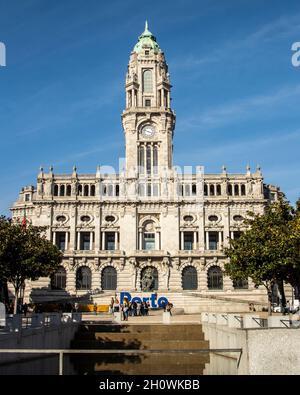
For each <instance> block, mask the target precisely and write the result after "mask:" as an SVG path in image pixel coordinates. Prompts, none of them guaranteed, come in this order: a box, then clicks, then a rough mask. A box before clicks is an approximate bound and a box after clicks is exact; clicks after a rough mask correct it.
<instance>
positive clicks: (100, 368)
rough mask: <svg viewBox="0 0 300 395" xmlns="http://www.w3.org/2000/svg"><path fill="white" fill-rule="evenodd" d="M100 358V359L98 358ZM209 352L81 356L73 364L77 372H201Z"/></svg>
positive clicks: (207, 360) (207, 359)
mask: <svg viewBox="0 0 300 395" xmlns="http://www.w3.org/2000/svg"><path fill="white" fill-rule="evenodd" d="M99 358H101V359H99ZM208 362H209V354H206V353H205V354H197V355H195V354H194V355H187V356H185V355H182V354H180V357H178V358H177V357H175V358H174V354H169V355H167V354H166V355H164V354H159V355H149V356H148V355H147V356H145V357H144V356H138V357H112V356H111V355H108V356H102V357H100V356H98V357H94V356H92V357H81V358H80V360H79V359H76V361H75V363H74V365H75V368H76V370H77V371H78V372H79V374H83V373H84V372H90V373H92V374H101V373H103V374H109V373H111V374H146V375H148V374H178V375H180V374H202V372H203V370H204V368H205V364H206V363H208Z"/></svg>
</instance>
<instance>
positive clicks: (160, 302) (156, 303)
mask: <svg viewBox="0 0 300 395" xmlns="http://www.w3.org/2000/svg"><path fill="white" fill-rule="evenodd" d="M124 299H127V300H128V302H131V303H133V302H136V303H142V302H149V303H150V307H151V308H153V309H155V308H157V307H164V306H165V305H166V304H167V303H168V299H167V298H166V297H165V296H161V297H160V298H158V299H157V294H156V293H152V294H151V295H150V296H149V297H147V296H144V297H142V298H140V297H139V296H134V297H132V296H131V294H130V293H129V292H121V293H120V303H121V304H123V303H124Z"/></svg>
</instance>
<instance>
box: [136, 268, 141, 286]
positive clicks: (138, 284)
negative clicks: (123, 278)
mask: <svg viewBox="0 0 300 395" xmlns="http://www.w3.org/2000/svg"><path fill="white" fill-rule="evenodd" d="M136 290H137V291H141V269H137V270H136Z"/></svg>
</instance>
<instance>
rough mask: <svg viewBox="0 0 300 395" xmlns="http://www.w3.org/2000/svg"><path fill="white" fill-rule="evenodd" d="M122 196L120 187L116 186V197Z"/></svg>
mask: <svg viewBox="0 0 300 395" xmlns="http://www.w3.org/2000/svg"><path fill="white" fill-rule="evenodd" d="M119 195H120V187H119V184H116V196H119Z"/></svg>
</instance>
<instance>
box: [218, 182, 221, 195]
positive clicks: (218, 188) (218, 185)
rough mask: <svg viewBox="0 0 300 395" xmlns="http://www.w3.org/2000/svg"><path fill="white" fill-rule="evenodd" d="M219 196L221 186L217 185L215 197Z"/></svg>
mask: <svg viewBox="0 0 300 395" xmlns="http://www.w3.org/2000/svg"><path fill="white" fill-rule="evenodd" d="M220 195H221V185H220V184H218V185H217V196H220Z"/></svg>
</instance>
